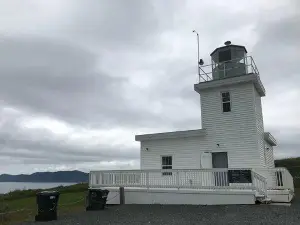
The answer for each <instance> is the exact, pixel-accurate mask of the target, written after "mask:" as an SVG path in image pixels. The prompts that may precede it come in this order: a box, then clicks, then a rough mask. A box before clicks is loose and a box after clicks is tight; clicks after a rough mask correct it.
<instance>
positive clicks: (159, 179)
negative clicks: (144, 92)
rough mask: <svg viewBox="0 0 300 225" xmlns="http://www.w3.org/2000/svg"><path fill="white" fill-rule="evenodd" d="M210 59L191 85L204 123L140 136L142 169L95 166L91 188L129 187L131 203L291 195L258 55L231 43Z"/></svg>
mask: <svg viewBox="0 0 300 225" xmlns="http://www.w3.org/2000/svg"><path fill="white" fill-rule="evenodd" d="M211 61H212V63H211V64H210V65H204V66H203V65H201V66H199V71H200V72H199V83H197V84H195V85H194V90H195V91H196V92H197V93H199V95H200V102H201V121H202V129H198V130H186V131H173V132H166V133H156V134H143V135H137V136H136V137H135V140H136V141H140V143H141V145H140V146H141V148H140V165H141V169H140V170H129V171H125V170H119V171H91V172H90V182H89V186H90V188H103V187H105V188H108V189H109V190H110V191H111V192H110V194H111V195H113V194H116V193H118V189H116V188H117V187H124V188H125V193H124V195H122V196H125V199H126V201H125V202H126V203H127V204H134V203H136V204H151V203H159V204H254V203H255V202H256V201H264V200H272V201H279V202H290V201H291V200H292V198H293V196H294V185H293V178H292V176H291V174H290V173H289V171H288V170H287V169H285V168H274V156H273V147H274V146H276V145H277V144H276V140H275V138H274V137H273V136H272V135H271V134H270V133H269V132H265V130H264V123H263V114H262V104H261V98H262V97H264V96H265V95H266V93H265V88H264V86H263V84H262V82H261V80H260V75H259V72H258V69H257V67H256V65H255V63H254V60H253V59H252V57H251V56H247V50H246V48H245V47H244V46H239V45H231V43H230V42H226V43H225V46H223V47H220V48H217V49H215V50H214V51H213V52H212V53H211ZM199 64H202V63H199ZM199 116H200V115H199ZM123 200H124V199H123ZM114 201H115V202H114V204H119V203H120V201H119V200H116V199H115V200H114Z"/></svg>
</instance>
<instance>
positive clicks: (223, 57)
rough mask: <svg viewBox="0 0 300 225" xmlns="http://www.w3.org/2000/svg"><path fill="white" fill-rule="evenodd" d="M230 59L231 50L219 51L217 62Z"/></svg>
mask: <svg viewBox="0 0 300 225" xmlns="http://www.w3.org/2000/svg"><path fill="white" fill-rule="evenodd" d="M230 60H231V50H230V49H228V50H225V51H220V52H219V62H226V61H230Z"/></svg>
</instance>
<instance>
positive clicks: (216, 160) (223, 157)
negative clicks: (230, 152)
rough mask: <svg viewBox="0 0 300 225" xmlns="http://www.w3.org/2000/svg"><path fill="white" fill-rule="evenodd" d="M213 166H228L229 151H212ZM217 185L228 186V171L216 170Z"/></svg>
mask: <svg viewBox="0 0 300 225" xmlns="http://www.w3.org/2000/svg"><path fill="white" fill-rule="evenodd" d="M212 166H213V168H228V156H227V152H213V153H212ZM214 177H215V185H216V186H228V185H229V182H228V172H227V171H226V172H222V171H220V172H214Z"/></svg>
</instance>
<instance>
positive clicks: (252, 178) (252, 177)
mask: <svg viewBox="0 0 300 225" xmlns="http://www.w3.org/2000/svg"><path fill="white" fill-rule="evenodd" d="M253 172H254V171H253V169H251V180H252V190H255V184H254V176H253Z"/></svg>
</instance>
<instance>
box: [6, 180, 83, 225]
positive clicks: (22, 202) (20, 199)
mask: <svg viewBox="0 0 300 225" xmlns="http://www.w3.org/2000/svg"><path fill="white" fill-rule="evenodd" d="M87 189H88V185H87V184H76V185H71V186H66V187H63V186H60V187H56V188H51V189H47V190H57V191H59V192H60V197H59V203H58V215H63V214H67V213H70V212H77V211H83V210H85V196H86V192H87ZM39 191H41V190H39V189H38V190H16V191H12V192H10V193H8V194H5V195H2V196H1V197H0V213H1V212H11V211H18V210H22V209H25V210H24V211H19V212H16V213H10V214H6V215H0V224H1V225H10V224H14V223H17V222H21V221H33V220H34V216H35V215H36V212H37V205H36V193H38V192H39Z"/></svg>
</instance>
